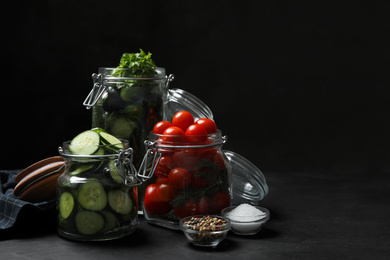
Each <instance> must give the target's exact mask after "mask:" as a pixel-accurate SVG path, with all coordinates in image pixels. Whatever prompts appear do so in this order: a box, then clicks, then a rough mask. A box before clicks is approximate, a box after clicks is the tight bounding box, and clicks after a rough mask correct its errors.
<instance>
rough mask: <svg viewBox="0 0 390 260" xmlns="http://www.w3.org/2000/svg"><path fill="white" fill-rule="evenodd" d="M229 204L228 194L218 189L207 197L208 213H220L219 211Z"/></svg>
mask: <svg viewBox="0 0 390 260" xmlns="http://www.w3.org/2000/svg"><path fill="white" fill-rule="evenodd" d="M229 206H230V194H229V193H228V192H222V191H218V192H216V193H215V194H214V195H212V196H211V197H210V198H209V213H210V214H220V213H221V211H222V210H223V209H224V208H226V207H229Z"/></svg>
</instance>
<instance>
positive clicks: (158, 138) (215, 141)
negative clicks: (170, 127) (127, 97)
mask: <svg viewBox="0 0 390 260" xmlns="http://www.w3.org/2000/svg"><path fill="white" fill-rule="evenodd" d="M186 137H192V138H197V137H206V141H205V142H189V141H187V140H186ZM150 139H151V140H146V141H145V144H146V145H154V146H155V147H161V148H206V147H215V146H221V145H223V144H224V143H226V142H227V139H228V138H227V136H226V135H224V136H223V135H222V131H221V130H219V129H218V130H217V132H215V133H211V134H207V135H191V136H186V135H162V134H155V133H151V134H150ZM178 139H179V140H180V139H182V141H179V142H178V141H172V140H178Z"/></svg>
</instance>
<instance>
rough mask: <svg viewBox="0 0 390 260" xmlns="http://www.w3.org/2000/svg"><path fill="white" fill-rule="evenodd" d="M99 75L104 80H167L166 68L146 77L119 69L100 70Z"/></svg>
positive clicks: (156, 70)
mask: <svg viewBox="0 0 390 260" xmlns="http://www.w3.org/2000/svg"><path fill="white" fill-rule="evenodd" d="M99 74H100V75H101V76H102V78H103V80H114V79H121V80H124V79H126V80H163V79H166V74H165V68H162V67H156V68H155V69H154V70H152V71H151V72H150V73H148V74H146V75H142V74H141V75H140V74H134V73H133V71H132V70H130V69H118V68H107V67H101V68H99Z"/></svg>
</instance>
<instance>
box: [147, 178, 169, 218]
mask: <svg viewBox="0 0 390 260" xmlns="http://www.w3.org/2000/svg"><path fill="white" fill-rule="evenodd" d="M161 185H166V184H150V185H149V186H148V187H147V188H146V190H145V198H144V208H145V210H146V212H147V213H148V214H150V215H163V214H166V213H168V212H169V211H171V209H172V208H171V204H170V201H169V200H168V198H169V196H168V195H167V194H169V193H168V192H167V191H166V190H164V189H166V188H167V187H163V188H162V189H160V186H161Z"/></svg>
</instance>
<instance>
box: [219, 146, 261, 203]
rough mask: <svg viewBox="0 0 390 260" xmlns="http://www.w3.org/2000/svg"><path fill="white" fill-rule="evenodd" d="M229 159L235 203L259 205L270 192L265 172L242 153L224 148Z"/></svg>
mask: <svg viewBox="0 0 390 260" xmlns="http://www.w3.org/2000/svg"><path fill="white" fill-rule="evenodd" d="M223 153H224V154H225V156H226V157H227V158H228V159H229V163H230V166H231V171H232V182H233V204H241V203H250V204H252V205H258V204H259V201H260V200H262V199H263V198H264V197H265V196H266V195H267V193H268V185H267V182H266V180H265V177H264V175H263V173H262V172H261V171H260V170H259V168H257V167H256V166H255V165H254V164H253V163H251V162H250V161H248V160H247V159H246V158H244V157H242V156H241V155H239V154H237V153H235V152H232V151H228V150H224V151H223Z"/></svg>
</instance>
